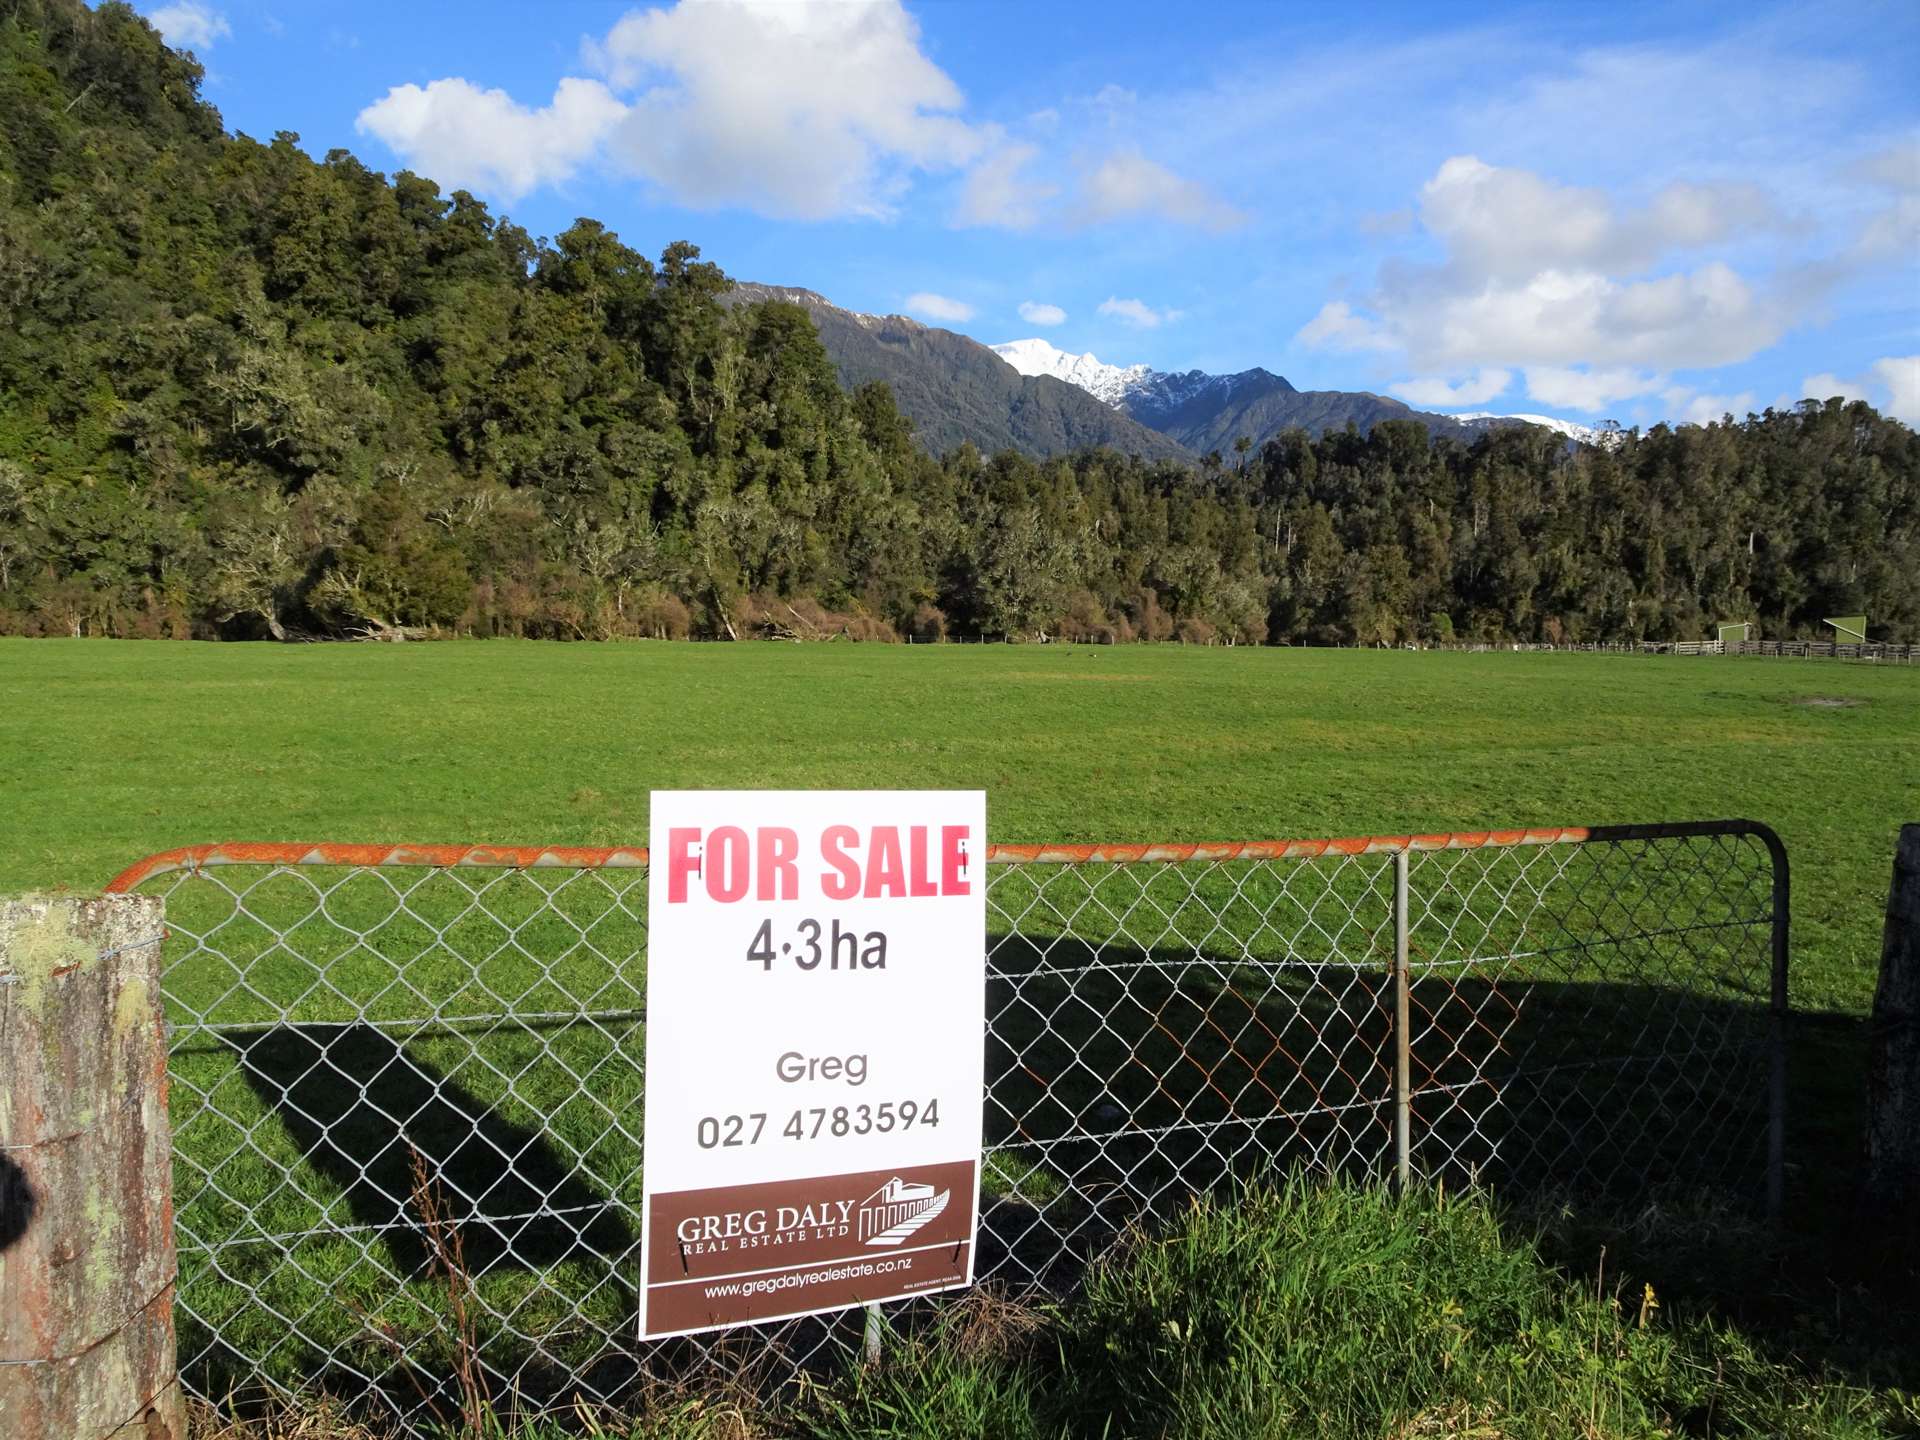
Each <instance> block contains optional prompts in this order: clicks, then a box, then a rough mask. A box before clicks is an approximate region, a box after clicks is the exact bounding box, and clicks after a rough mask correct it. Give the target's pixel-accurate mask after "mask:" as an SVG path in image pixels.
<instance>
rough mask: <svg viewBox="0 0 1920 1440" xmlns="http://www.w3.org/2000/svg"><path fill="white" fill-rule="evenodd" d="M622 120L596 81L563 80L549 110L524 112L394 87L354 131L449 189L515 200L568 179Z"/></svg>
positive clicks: (488, 93) (463, 96) (478, 95)
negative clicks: (373, 139) (538, 187)
mask: <svg viewBox="0 0 1920 1440" xmlns="http://www.w3.org/2000/svg"><path fill="white" fill-rule="evenodd" d="M626 113H627V112H626V107H625V106H624V105H622V104H621V103H620V102H619V101H618V100H617V99H615V98H614V96H613V95H612V94H611V93H610V92H609V91H608V90H607V87H606V86H604V85H602V84H601V83H600V82H599V81H597V80H575V79H567V80H562V81H561V82H560V86H559V88H558V89H557V90H555V91H554V92H553V103H552V104H550V105H547V106H546V107H544V108H543V109H539V110H529V109H528V108H527V107H526V106H524V105H521V104H519V103H517V102H516V101H515V100H514V99H513V97H512V96H510V95H508V94H507V92H506V91H504V90H482V89H480V88H479V87H478V86H476V85H473V84H470V83H469V82H467V81H465V80H459V79H448V80H435V81H434V82H433V83H432V84H430V85H428V86H427V87H426V88H424V89H422V88H421V87H420V86H418V85H396V86H394V87H393V89H391V90H389V91H388V92H387V93H386V95H385V97H384V98H382V99H379V100H376V101H374V103H373V104H371V105H369V106H367V108H366V109H364V110H362V111H361V112H360V115H359V117H358V118H357V119H356V120H355V121H354V128H355V129H356V130H358V131H360V132H361V133H362V134H366V135H374V136H377V137H378V138H379V139H380V140H382V141H384V142H385V143H386V145H387V148H388V149H390V150H392V151H393V152H394V153H395V154H396V155H398V156H399V157H400V158H401V159H402V160H404V161H405V162H406V163H407V165H408V166H410V167H411V168H412V169H415V170H417V171H419V172H420V173H421V174H423V175H426V176H429V177H431V178H432V179H434V180H437V181H439V182H440V184H442V185H443V186H446V187H448V188H449V189H461V188H464V189H473V190H480V191H484V192H486V193H488V194H492V195H498V196H500V197H502V198H503V199H507V200H517V199H519V198H520V196H522V195H524V194H526V193H527V192H528V191H529V190H531V189H533V188H534V187H535V186H536V185H550V184H554V183H557V182H559V181H563V180H565V179H567V178H568V177H569V176H571V175H572V174H573V173H574V172H575V171H576V170H577V169H579V167H580V166H581V165H582V164H583V163H585V162H586V160H587V159H588V158H589V157H591V156H592V154H593V153H594V151H595V149H596V148H597V147H598V146H599V144H600V142H601V140H602V139H603V138H604V137H605V136H606V135H607V134H608V133H609V132H610V131H611V130H612V129H613V127H614V126H615V125H617V124H619V123H620V120H621V118H622V117H623V116H624V115H625V114H626Z"/></svg>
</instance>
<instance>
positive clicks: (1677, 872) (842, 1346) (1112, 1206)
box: [129, 822, 1785, 1424]
mask: <svg viewBox="0 0 1920 1440" xmlns="http://www.w3.org/2000/svg"><path fill="white" fill-rule="evenodd" d="M261 851H262V847H250V848H249V847H207V848H205V849H202V850H198V851H194V852H179V857H178V858H173V859H166V857H162V858H163V859H164V860H165V863H163V864H158V865H156V864H152V863H151V862H149V863H148V866H147V868H146V870H145V871H144V872H141V873H139V874H136V872H140V867H136V872H129V875H130V876H134V877H135V879H134V881H133V882H132V883H137V884H138V886H139V888H140V889H141V890H142V892H143V893H157V894H162V895H164V896H165V897H166V900H167V924H168V928H169V931H170V936H169V939H168V942H167V947H166V970H165V987H164V988H165V996H166V1004H167V1011H168V1018H169V1033H170V1045H171V1058H170V1077H171V1086H172V1089H171V1102H170V1108H171V1113H172V1118H173V1126H174V1147H175V1195H174V1203H175V1214H176V1233H177V1239H178V1247H179V1258H180V1281H179V1290H178V1305H177V1321H178V1325H179V1341H180V1348H179V1354H180V1366H181V1373H182V1375H183V1378H184V1380H185V1382H186V1384H187V1386H188V1388H189V1390H190V1391H191V1392H192V1393H195V1394H197V1395H199V1396H201V1397H203V1398H206V1399H208V1400H212V1401H216V1402H230V1401H232V1400H234V1399H236V1398H238V1399H240V1400H243V1401H244V1400H246V1399H249V1398H252V1397H256V1396H262V1395H271V1394H274V1393H280V1392H291V1391H297V1390H300V1389H302V1388H306V1387H313V1386H322V1387H326V1388H331V1389H336V1390H344V1391H347V1392H348V1393H350V1394H352V1395H353V1396H355V1397H357V1398H359V1399H362V1400H364V1401H366V1402H367V1403H370V1404H373V1405H375V1406H380V1407H384V1408H386V1409H388V1410H389V1411H390V1412H391V1414H392V1416H393V1417H394V1418H396V1419H398V1420H399V1421H401V1422H402V1423H405V1424H418V1423H424V1422H426V1421H428V1420H431V1419H432V1418H433V1416H434V1414H435V1412H436V1410H441V1411H442V1413H455V1409H454V1406H453V1402H452V1400H451V1394H452V1391H451V1389H450V1386H451V1385H452V1383H453V1380H452V1377H453V1376H454V1374H455V1370H456V1360H457V1355H456V1351H457V1350H458V1349H459V1348H460V1347H461V1346H462V1344H463V1343H464V1344H467V1345H469V1346H470V1347H471V1348H472V1349H473V1350H474V1351H476V1352H477V1355H478V1358H479V1361H480V1363H481V1366H482V1370H483V1373H484V1375H485V1377H486V1379H487V1383H488V1385H489V1387H490V1389H491V1390H492V1391H493V1393H494V1394H496V1395H498V1396H506V1395H513V1396H515V1397H516V1398H517V1402H518V1403H520V1404H522V1405H526V1406H536V1407H537V1406H539V1405H543V1404H547V1403H571V1402H572V1401H573V1399H574V1398H575V1397H579V1398H581V1399H584V1400H585V1401H587V1402H589V1403H592V1404H600V1403H605V1404H610V1405H617V1404H619V1403H620V1402H621V1401H622V1400H623V1399H624V1398H630V1397H631V1396H632V1395H633V1394H634V1393H635V1391H636V1387H640V1386H643V1385H645V1384H647V1383H649V1382H651V1381H655V1380H660V1379H669V1378H673V1377H676V1376H682V1375H685V1374H686V1373H688V1372H690V1371H693V1370H697V1369H699V1368H700V1367H702V1366H709V1365H720V1366H724V1367H725V1368H726V1369H727V1370H728V1371H730V1372H736V1373H737V1372H740V1371H746V1372H750V1373H751V1374H753V1375H757V1376H759V1377H761V1378H762V1379H764V1380H766V1382H767V1383H771V1384H779V1383H782V1382H783V1381H785V1380H790V1379H791V1378H792V1377H793V1376H794V1375H795V1374H797V1373H799V1372H801V1371H803V1370H805V1369H808V1368H809V1367H820V1366H823V1365H825V1366H831V1365H836V1364H842V1363H846V1362H847V1361H848V1360H850V1359H851V1358H852V1357H853V1356H855V1355H857V1354H858V1353H859V1351H860V1346H861V1326H862V1316H861V1313H860V1312H858V1311H854V1312H850V1314H848V1315H846V1316H843V1317H839V1318H834V1317H827V1318H816V1319H810V1320H801V1321H789V1322H783V1323H776V1324H771V1325H766V1326H758V1327H751V1328H748V1329H745V1330H741V1331H736V1332H732V1333H730V1334H728V1335H726V1336H722V1337H717V1338H716V1337H694V1338H691V1339H683V1340H676V1341H667V1342H658V1343H647V1344H642V1343H640V1342H638V1341H636V1340H635V1338H634V1336H635V1334H636V1321H635V1312H634V1306H635V1289H634V1281H635V1279H636V1269H637V1264H638V1253H639V1234H640V1205H641V1134H642V1100H643V1095H642V1080H641V1077H642V1073H643V1059H644V1051H645V1042H646V1028H645V959H646V892H647V885H646V869H645V861H644V855H643V854H642V853H641V852H634V851H619V852H562V851H552V852H543V853H541V854H540V855H539V856H538V857H537V859H538V863H534V862H531V861H530V860H529V858H528V857H529V856H534V855H535V852H519V853H515V854H508V853H505V852H471V851H469V852H460V854H461V856H462V859H461V863H447V860H448V858H449V857H447V856H445V855H430V854H428V853H426V852H418V851H415V852H404V851H391V852H379V853H370V852H366V851H361V850H355V851H352V852H347V853H345V854H343V853H342V852H336V851H333V850H331V849H330V848H329V847H321V848H320V849H317V850H314V851H312V852H311V853H306V854H302V853H301V852H300V850H299V849H298V848H297V847H287V850H286V852H285V853H284V854H280V855H277V856H274V857H272V858H263V856H262V853H261ZM995 857H997V860H996V859H995V858H994V857H990V861H992V862H993V863H990V865H989V883H988V896H987V914H988V952H989V953H988V958H987V971H988V978H987V1006H986V1008H987V1016H988V1022H987V1033H986V1036H985V1044H986V1075H987V1093H986V1097H985V1098H986V1104H985V1117H986V1118H985V1126H986V1135H985V1147H986V1154H985V1157H984V1163H983V1169H982V1175H983V1179H982V1196H981V1233H980V1242H979V1251H978V1255H979V1259H978V1271H979V1274H980V1276H981V1278H982V1279H984V1280H990V1281H998V1282H1001V1283H1004V1284H1005V1285H1007V1286H1009V1287H1010V1288H1012V1289H1013V1290H1015V1291H1029V1290H1034V1289H1044V1290H1047V1291H1050V1292H1054V1293H1065V1292H1069V1291H1070V1290H1071V1289H1072V1287H1073V1286H1074V1284H1075V1283H1076V1279H1077V1277H1078V1276H1079V1275H1080V1274H1081V1273H1083V1271H1084V1269H1085V1267H1086V1266H1087V1265H1089V1264H1091V1263H1094V1262H1096V1261H1098V1260H1099V1258H1100V1257H1101V1255H1102V1254H1103V1253H1104V1252H1105V1251H1107V1250H1108V1249H1109V1248H1110V1247H1111V1246H1113V1245H1114V1244H1115V1243H1116V1241H1117V1240H1119V1238H1120V1237H1122V1236H1124V1235H1125V1234H1126V1233H1127V1232H1128V1230H1129V1228H1130V1227H1133V1226H1135V1225H1138V1224H1141V1223H1147V1224H1151V1223H1153V1222H1154V1221H1156V1220H1164V1219H1167V1218H1170V1217H1171V1216H1173V1215H1174V1214H1175V1213H1176V1212H1177V1211H1178V1210H1179V1209H1180V1208H1181V1207H1182V1206H1184V1205H1185V1204H1186V1203H1187V1201H1188V1199H1189V1197H1191V1196H1193V1195H1195V1194H1199V1193H1203V1192H1206V1191H1209V1190H1213V1189H1215V1188H1218V1187H1221V1186H1225V1185H1230V1184H1233V1183H1237V1182H1241V1181H1247V1180H1256V1181H1257V1180H1259V1179H1261V1178H1263V1177H1265V1178H1277V1177H1278V1176H1280V1175H1282V1174H1285V1173H1287V1172H1289V1171H1292V1170H1296V1169H1307V1170H1312V1171H1317V1172H1323V1173H1337V1174H1344V1175H1350V1176H1357V1177H1376V1178H1385V1177H1390V1176H1392V1175H1393V1174H1394V1172H1395V1169H1396V1165H1397V1164H1401V1163H1404V1166H1405V1170H1406V1173H1408V1174H1409V1175H1411V1176H1413V1177H1416V1178H1418V1179H1424V1180H1444V1181H1445V1182H1446V1183H1448V1184H1461V1183H1468V1182H1476V1181H1477V1182H1483V1183H1488V1184H1493V1185H1497V1186H1502V1187H1529V1188H1536V1189H1537V1188H1541V1187H1548V1188H1552V1189H1554V1190H1556V1191H1557V1190H1565V1191H1566V1192H1568V1193H1580V1194H1586V1195H1592V1196H1597V1197H1601V1198H1607V1197H1613V1198H1618V1199H1627V1200H1631V1199H1634V1198H1640V1197H1644V1196H1645V1195H1647V1194H1648V1193H1650V1192H1652V1191H1653V1190H1654V1189H1656V1188H1657V1187H1660V1186H1664V1185H1673V1184H1678V1185H1686V1186H1714V1187H1720V1188H1724V1189H1726V1190H1729V1191H1732V1192H1734V1193H1736V1194H1739V1195H1742V1196H1744V1197H1746V1198H1748V1199H1749V1200H1751V1201H1752V1203H1754V1204H1756V1205H1757V1204H1759V1203H1760V1202H1761V1200H1762V1199H1763V1197H1767V1196H1769V1195H1770V1194H1771V1193H1772V1192H1773V1191H1774V1190H1775V1189H1776V1188H1777V1184H1778V1174H1779V1168H1780V1154H1779V1133H1780V1129H1779V1122H1780V1117H1779V1113H1778V1105H1779V1097H1778V1075H1777V1067H1778V1064H1779V1055H1778V1033H1777V1024H1778V1017H1777V1012H1778V1011H1779V1009H1781V1008H1782V1007H1783V1006H1784V1000H1785V994H1784V980H1785V977H1784V946H1783V943H1782V942H1783V938H1784V930H1783V928H1782V927H1784V923H1785V914H1784V894H1785V891H1784V880H1785V877H1784V871H1783V870H1782V871H1779V872H1778V873H1776V864H1777V863H1780V864H1783V862H1784V857H1783V856H1781V855H1780V853H1779V850H1778V842H1777V841H1776V840H1775V839H1774V838H1773V837H1772V835H1771V833H1770V832H1767V831H1765V830H1764V829H1763V828H1761V827H1757V826H1751V825H1746V824H1742V823H1737V822H1736V823H1729V824H1724V825H1689V826H1670V827H1647V828H1643V829H1637V830H1631V831H1628V830H1614V831H1600V830H1595V831H1536V832H1516V833H1515V834H1512V835H1503V836H1487V835H1476V836H1453V837H1430V838H1427V839H1424V840H1420V839H1416V840H1413V841H1408V840H1405V839H1400V840H1375V841H1362V842H1311V843H1302V844H1298V845H1293V846H1221V847H1204V848H1202V849H1200V850H1199V851H1193V850H1191V848H1188V849H1179V848H1175V847H1169V848H1167V849H1164V850H1145V849H1133V850H1126V851H1114V850H1100V849H1097V848H1096V849H1084V850H1071V851H1068V850H1058V851H1045V850H1042V851H1019V850H1015V849H1013V848H1011V847H999V848H998V849H997V850H996V852H995ZM1235 857H1237V858H1235ZM1249 857H1253V858H1249ZM423 861H427V862H431V863H423ZM169 865H171V866H173V867H174V868H167V867H168V866H169ZM1397 872H1398V873H1397ZM1396 893H1402V894H1404V895H1405V897H1406V899H1405V912H1404V921H1405V936H1406V938H1405V945H1404V952H1402V951H1401V950H1400V947H1399V945H1398V943H1397V935H1398V929H1397V926H1396V919H1397V918H1398V917H1397V916H1396V899H1395V897H1396ZM1402 977H1404V978H1402ZM1402 1010H1403V1011H1404V1014H1405V1016H1406V1021H1405V1024H1404V1026H1403V1027H1401V1026H1397V1025H1396V1013H1397V1011H1402ZM1402 1041H1404V1044H1402V1043H1401V1042H1402ZM1402 1052H1404V1077H1405V1078H1404V1080H1403V1081H1400V1082H1399V1083H1396V1074H1397V1071H1398V1069H1399V1063H1398V1062H1400V1061H1401V1059H1402ZM1397 1117H1398V1118H1399V1120H1400V1124H1401V1126H1402V1127H1403V1129H1402V1133H1403V1134H1404V1136H1405V1139H1404V1141H1403V1142H1401V1143H1400V1144H1398V1145H1397V1144H1396V1118H1397ZM423 1184H424V1185H425V1186H426V1187H427V1188H428V1189H429V1190H431V1192H432V1195H433V1197H434V1198H435V1199H437V1202H438V1204H439V1206H440V1208H441V1210H442V1211H443V1212H444V1213H445V1215H446V1216H447V1219H448V1221H449V1223H450V1226H451V1232H452V1233H453V1234H455V1235H457V1236H458V1238H459V1241H460V1246H461V1249H462V1252H463V1260H464V1267H465V1269H466V1271H467V1272H468V1274H469V1275H470V1277H471V1288H470V1293H469V1294H468V1296H467V1298H468V1305H467V1310H468V1313H469V1315H470V1316H471V1317H472V1319H471V1324H470V1333H469V1334H468V1336H467V1337H466V1338H465V1340H464V1341H463V1339H462V1336H461V1335H460V1334H459V1332H458V1327H457V1326H456V1325H455V1324H454V1323H453V1321H452V1319H451V1318H450V1306H449V1304H448V1290H447V1284H446V1281H445V1279H444V1277H436V1275H435V1274H434V1273H433V1264H432V1262H433V1259H434V1247H433V1246H432V1245H431V1244H430V1242H429V1232H428V1229H427V1227H426V1226H425V1225H424V1224H423V1220H422V1210H423V1204H422V1202H423V1198H424V1197H423V1194H422V1186H423ZM938 1303H939V1302H937V1301H932V1302H917V1303H916V1305H915V1306H912V1307H908V1308H907V1310H906V1311H905V1312H894V1316H895V1318H896V1320H899V1321H902V1322H903V1323H911V1322H912V1316H913V1314H914V1313H915V1312H919V1313H922V1314H924V1313H925V1312H926V1311H927V1309H928V1308H929V1307H930V1306H933V1305H937V1304H938Z"/></svg>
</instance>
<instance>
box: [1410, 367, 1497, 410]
mask: <svg viewBox="0 0 1920 1440" xmlns="http://www.w3.org/2000/svg"><path fill="white" fill-rule="evenodd" d="M1512 380H1513V376H1512V375H1511V374H1509V373H1508V372H1507V371H1505V370H1482V371H1480V373H1479V374H1477V375H1470V376H1468V377H1467V378H1466V379H1465V380H1462V381H1460V382H1459V383H1458V384H1449V383H1448V382H1447V381H1446V380H1444V379H1441V378H1439V377H1437V376H1436V377H1431V378H1427V379H1417V380H1402V381H1401V382H1400V383H1399V384H1397V385H1389V386H1388V387H1387V389H1389V390H1390V391H1392V392H1393V393H1394V394H1395V395H1398V396H1399V397H1400V398H1401V399H1402V400H1405V401H1406V402H1407V403H1408V404H1410V405H1423V406H1426V407H1427V408H1428V409H1434V408H1436V407H1439V406H1451V405H1484V404H1486V403H1487V401H1489V400H1491V399H1493V397H1494V396H1496V395H1498V394H1500V393H1501V392H1503V391H1504V390H1505V389H1506V388H1507V386H1508V385H1509V384H1510V383H1512Z"/></svg>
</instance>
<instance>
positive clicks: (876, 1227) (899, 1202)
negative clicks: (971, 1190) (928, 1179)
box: [860, 1175, 953, 1246]
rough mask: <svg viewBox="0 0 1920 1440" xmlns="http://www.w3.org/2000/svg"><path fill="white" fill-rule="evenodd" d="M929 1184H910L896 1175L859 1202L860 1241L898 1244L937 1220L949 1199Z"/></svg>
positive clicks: (868, 1243)
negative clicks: (936, 1191)
mask: <svg viewBox="0 0 1920 1440" xmlns="http://www.w3.org/2000/svg"><path fill="white" fill-rule="evenodd" d="M952 1195H953V1192H952V1191H951V1190H942V1191H939V1192H938V1193H935V1191H934V1188H933V1187H932V1186H931V1185H910V1184H908V1183H907V1182H906V1181H905V1180H902V1179H901V1178H900V1177H899V1176H898V1175H896V1176H894V1177H893V1179H891V1180H889V1181H887V1183H886V1184H884V1185H882V1186H881V1187H880V1188H879V1189H878V1190H876V1191H874V1192H873V1194H871V1195H869V1196H868V1197H867V1198H866V1199H865V1200H862V1201H861V1202H860V1243H861V1244H863V1245H886V1246H893V1245H899V1244H902V1243H904V1242H905V1241H906V1239H907V1238H908V1237H909V1236H911V1235H914V1234H916V1233H918V1232H919V1231H920V1230H921V1229H922V1228H923V1227H924V1226H927V1225H930V1224H932V1223H933V1222H934V1221H935V1220H938V1219H939V1218H940V1216H941V1214H942V1212H944V1211H945V1210H946V1208H947V1201H948V1200H949V1199H951V1198H952Z"/></svg>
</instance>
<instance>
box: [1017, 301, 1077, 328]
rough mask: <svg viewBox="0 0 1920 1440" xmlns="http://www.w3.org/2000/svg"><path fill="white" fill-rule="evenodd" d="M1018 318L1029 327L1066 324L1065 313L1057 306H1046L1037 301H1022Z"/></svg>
mask: <svg viewBox="0 0 1920 1440" xmlns="http://www.w3.org/2000/svg"><path fill="white" fill-rule="evenodd" d="M1020 318H1021V319H1022V320H1024V321H1026V322H1027V323H1028V324H1029V325H1064V324H1066V322H1067V312H1066V311H1064V310H1062V309H1061V308H1060V307H1059V306H1058V305H1047V304H1043V303H1042V302H1040V301H1038V300H1022V301H1021V302H1020Z"/></svg>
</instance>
